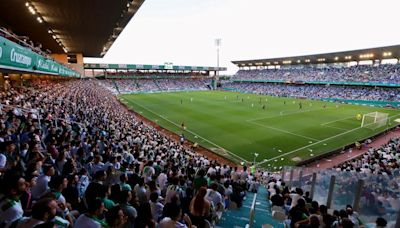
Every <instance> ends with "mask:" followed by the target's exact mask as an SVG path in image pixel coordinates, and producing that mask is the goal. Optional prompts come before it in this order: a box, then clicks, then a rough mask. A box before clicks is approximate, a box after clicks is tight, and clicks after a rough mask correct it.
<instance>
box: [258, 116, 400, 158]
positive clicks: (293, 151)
mask: <svg viewBox="0 0 400 228" xmlns="http://www.w3.org/2000/svg"><path fill="white" fill-rule="evenodd" d="M399 115H400V114H396V115H393V116H391V117H390V118H393V117H395V116H399ZM390 118H389V119H390ZM361 128H363V127H361V126H360V127H357V128H354V129H351V130H349V131H345V132H343V133H340V134H337V135H334V136H332V137H329V138H326V139H323V140H321V141H319V142H316V143H312V144H310V145H307V146H303V147H300V148H297V149H295V150H292V151H289V152H287V153H284V154H281V155H279V156H276V157H273V158H270V159H267V160H265V161H262V162H259V163H257V166H259V165H262V164H264V163H266V162H269V161H272V160H275V159H278V158H282V157H284V156H286V155H289V154H293V153H295V152H297V151H299V150H302V149H305V148H308V147H310V146H313V145H316V144H319V143H321V142H325V141H327V140H330V139H333V138H336V137H338V136H341V135H345V134H348V133H350V132H353V131H355V130H358V129H361Z"/></svg>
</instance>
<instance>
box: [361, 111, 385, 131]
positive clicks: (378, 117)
mask: <svg viewBox="0 0 400 228" xmlns="http://www.w3.org/2000/svg"><path fill="white" fill-rule="evenodd" d="M388 116H389V114H387V113H383V112H371V113H367V114H364V115H363V118H362V121H361V127H365V128H371V129H376V128H380V127H383V126H386V124H387V122H388V119H389V118H388Z"/></svg>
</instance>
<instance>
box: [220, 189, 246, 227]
mask: <svg viewBox="0 0 400 228" xmlns="http://www.w3.org/2000/svg"><path fill="white" fill-rule="evenodd" d="M253 197H254V193H251V192H248V193H247V195H246V199H245V200H244V201H243V206H242V207H241V208H238V209H232V210H227V211H226V212H225V213H224V214H223V215H222V218H221V220H220V221H219V223H218V224H217V225H216V227H217V228H221V227H223V228H225V227H229V228H239V227H240V228H243V227H245V226H246V224H248V223H249V217H250V207H251V203H252V201H253Z"/></svg>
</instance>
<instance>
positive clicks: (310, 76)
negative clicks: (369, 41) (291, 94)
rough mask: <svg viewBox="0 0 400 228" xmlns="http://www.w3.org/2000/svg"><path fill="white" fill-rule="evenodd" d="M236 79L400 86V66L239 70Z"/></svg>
mask: <svg viewBox="0 0 400 228" xmlns="http://www.w3.org/2000/svg"><path fill="white" fill-rule="evenodd" d="M234 79H235V80H282V81H293V82H296V81H297V82H300V81H301V82H309V81H317V82H327V83H329V82H368V83H381V84H400V65H399V64H382V65H378V66H373V65H357V66H351V67H337V66H336V67H335V66H325V67H316V66H304V67H296V68H282V69H261V70H239V71H238V72H237V73H236V75H235V76H234Z"/></svg>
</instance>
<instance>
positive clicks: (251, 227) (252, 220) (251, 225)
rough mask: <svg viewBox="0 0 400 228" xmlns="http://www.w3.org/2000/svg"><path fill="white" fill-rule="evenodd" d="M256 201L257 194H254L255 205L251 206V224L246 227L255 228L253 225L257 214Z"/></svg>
mask: <svg viewBox="0 0 400 228" xmlns="http://www.w3.org/2000/svg"><path fill="white" fill-rule="evenodd" d="M256 199H257V193H256V194H254V197H253V203H252V204H251V208H250V217H249V224H248V225H246V227H248V228H253V225H254V216H255V212H256Z"/></svg>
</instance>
